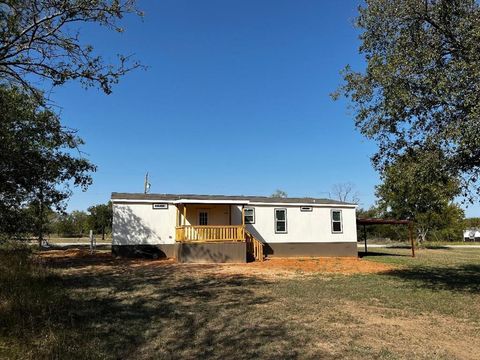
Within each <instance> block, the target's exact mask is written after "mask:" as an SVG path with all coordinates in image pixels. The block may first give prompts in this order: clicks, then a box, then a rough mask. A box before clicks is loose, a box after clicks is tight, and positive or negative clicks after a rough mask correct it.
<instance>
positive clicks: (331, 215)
mask: <svg viewBox="0 0 480 360" xmlns="http://www.w3.org/2000/svg"><path fill="white" fill-rule="evenodd" d="M334 212H338V213H340V220H334V219H333V213H334ZM333 223H340V231H336V230H335V229H334V226H333ZM330 224H331V227H332V234H343V212H342V210H341V209H331V210H330Z"/></svg>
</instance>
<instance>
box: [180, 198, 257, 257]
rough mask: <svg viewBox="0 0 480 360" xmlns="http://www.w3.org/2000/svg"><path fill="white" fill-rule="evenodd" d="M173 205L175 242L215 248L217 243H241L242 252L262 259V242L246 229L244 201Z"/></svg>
mask: <svg viewBox="0 0 480 360" xmlns="http://www.w3.org/2000/svg"><path fill="white" fill-rule="evenodd" d="M176 207H177V214H176V227H175V241H176V242H177V243H179V244H184V245H185V246H188V245H189V244H191V245H195V244H198V245H205V246H206V245H207V244H211V246H213V247H215V248H217V247H218V244H224V245H226V244H239V243H245V245H244V246H245V248H246V255H250V257H251V258H253V259H254V260H260V261H263V259H264V253H263V243H262V242H261V241H259V240H258V239H256V238H255V237H254V236H253V235H252V234H251V233H249V232H248V230H247V229H246V226H245V208H244V204H237V203H233V204H232V203H229V204H198V203H191V204H190V203H189V204H186V203H183V204H177V205H176ZM205 246H203V249H205ZM227 247H228V246H227ZM223 248H226V247H225V246H224V247H223Z"/></svg>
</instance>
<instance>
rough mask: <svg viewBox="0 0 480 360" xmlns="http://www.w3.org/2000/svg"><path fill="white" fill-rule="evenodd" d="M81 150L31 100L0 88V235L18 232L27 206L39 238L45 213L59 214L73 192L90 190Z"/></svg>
mask: <svg viewBox="0 0 480 360" xmlns="http://www.w3.org/2000/svg"><path fill="white" fill-rule="evenodd" d="M82 144H83V141H82V139H81V138H80V137H78V136H77V134H76V132H75V131H74V130H71V129H67V128H65V127H63V126H62V125H61V123H60V119H59V117H58V115H57V114H55V113H54V112H53V111H52V110H51V109H49V108H46V107H42V106H40V105H39V104H38V102H37V99H35V98H34V97H33V96H32V95H28V94H26V93H24V92H21V91H19V90H17V89H15V88H6V87H5V86H0V233H1V232H3V233H16V232H18V230H19V228H18V224H19V221H20V220H21V218H22V210H23V209H24V208H25V207H26V206H31V207H32V208H33V209H36V219H37V221H38V226H37V227H36V231H35V232H36V233H37V234H39V235H40V236H41V234H42V232H43V229H42V226H43V225H42V224H43V223H44V219H43V217H44V214H45V209H46V208H50V207H54V208H55V209H57V210H61V209H63V208H64V206H65V200H66V199H67V198H68V197H69V196H70V194H71V188H72V186H78V187H80V188H82V189H86V188H87V187H88V186H89V185H90V183H91V182H92V178H91V175H90V174H91V172H92V171H95V169H96V168H95V166H94V165H92V164H91V163H90V161H88V160H87V159H86V158H85V157H84V156H83V153H82V152H81V151H80V146H81V145H82Z"/></svg>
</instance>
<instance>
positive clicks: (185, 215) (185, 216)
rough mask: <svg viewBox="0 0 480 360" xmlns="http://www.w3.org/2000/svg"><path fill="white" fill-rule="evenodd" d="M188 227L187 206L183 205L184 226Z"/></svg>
mask: <svg viewBox="0 0 480 360" xmlns="http://www.w3.org/2000/svg"><path fill="white" fill-rule="evenodd" d="M186 225H187V206H186V205H185V204H184V205H183V226H186Z"/></svg>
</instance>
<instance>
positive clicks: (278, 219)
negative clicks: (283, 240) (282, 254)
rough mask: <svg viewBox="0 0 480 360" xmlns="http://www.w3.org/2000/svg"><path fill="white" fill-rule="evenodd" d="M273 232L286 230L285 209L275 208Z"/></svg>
mask: <svg viewBox="0 0 480 360" xmlns="http://www.w3.org/2000/svg"><path fill="white" fill-rule="evenodd" d="M275 232H276V233H278V234H285V233H286V232H287V209H275Z"/></svg>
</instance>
